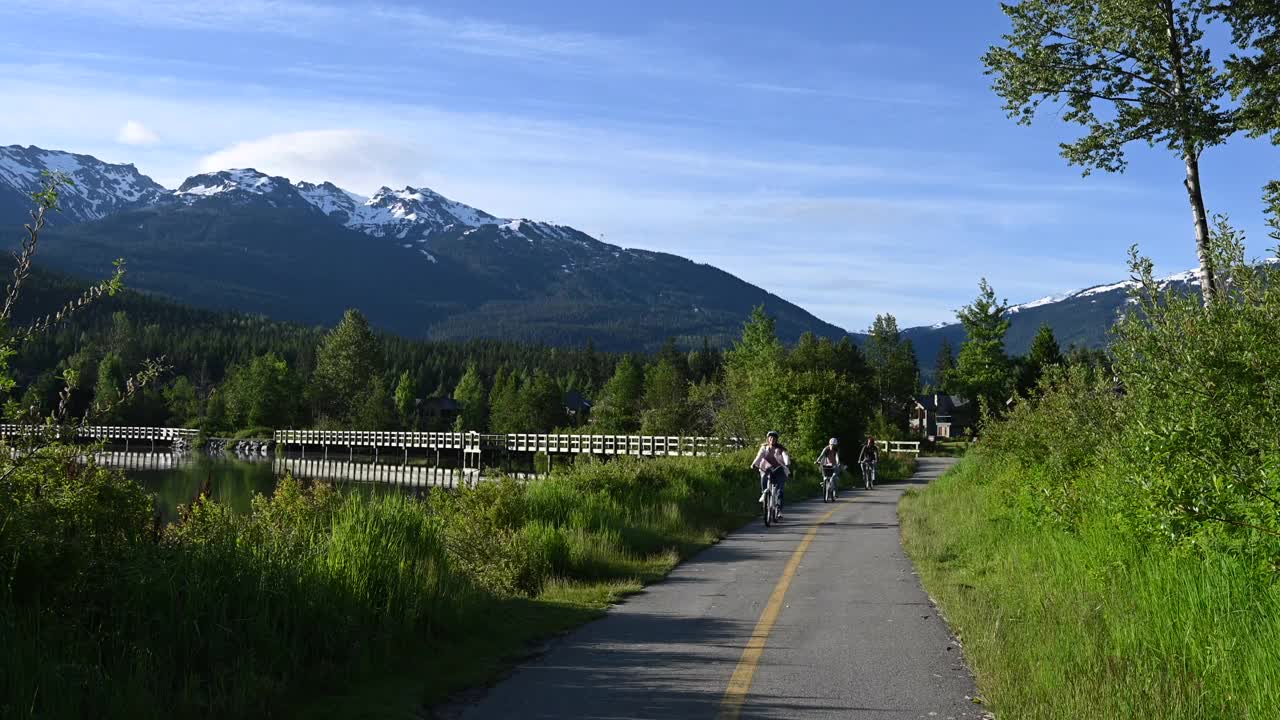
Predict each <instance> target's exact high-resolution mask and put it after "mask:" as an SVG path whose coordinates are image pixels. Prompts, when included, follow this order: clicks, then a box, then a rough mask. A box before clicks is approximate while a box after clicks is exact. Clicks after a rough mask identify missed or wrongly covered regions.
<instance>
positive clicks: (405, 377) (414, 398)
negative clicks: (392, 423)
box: [395, 370, 418, 430]
mask: <svg viewBox="0 0 1280 720" xmlns="http://www.w3.org/2000/svg"><path fill="white" fill-rule="evenodd" d="M395 403H396V413H397V414H398V415H399V416H400V426H401V427H403V428H404V429H406V430H417V429H418V423H417V409H418V382H417V380H415V379H414V378H413V375H411V374H410V373H409V371H408V370H405V371H404V372H402V373H400V378H399V379H398V380H396V393H395Z"/></svg>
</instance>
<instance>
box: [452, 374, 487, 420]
mask: <svg viewBox="0 0 1280 720" xmlns="http://www.w3.org/2000/svg"><path fill="white" fill-rule="evenodd" d="M495 387H496V386H495ZM453 399H454V400H457V401H458V404H459V405H461V406H462V412H461V413H460V414H459V415H458V420H457V424H456V425H455V426H454V429H455V430H457V431H459V432H467V431H472V430H474V431H476V432H485V431H486V430H487V429H488V426H489V394H488V393H487V392H486V391H485V388H484V381H483V380H481V379H480V372H479V371H478V370H477V369H476V366H475V364H474V363H473V364H471V365H469V366H467V371H466V372H465V373H463V375H462V379H461V380H459V381H458V387H457V388H455V389H454V391H453Z"/></svg>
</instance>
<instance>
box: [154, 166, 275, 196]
mask: <svg viewBox="0 0 1280 720" xmlns="http://www.w3.org/2000/svg"><path fill="white" fill-rule="evenodd" d="M288 185H290V183H289V181H288V180H287V179H285V178H282V177H272V176H270V175H267V174H266V173H263V172H258V171H257V170H254V169H253V168H235V169H231V170H217V171H214V172H207V173H202V174H200V175H193V176H191V177H189V178H187V179H186V181H185V182H183V183H182V186H181V187H179V188H178V192H177V193H176V194H177V195H199V196H206V197H207V196H209V195H217V194H219V193H227V192H236V191H240V192H247V193H253V194H255V195H266V194H268V193H271V192H275V191H277V190H279V189H280V187H281V186H288Z"/></svg>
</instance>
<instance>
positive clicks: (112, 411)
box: [93, 352, 125, 423]
mask: <svg viewBox="0 0 1280 720" xmlns="http://www.w3.org/2000/svg"><path fill="white" fill-rule="evenodd" d="M124 382H125V378H124V364H123V363H122V362H121V361H120V356H119V355H117V354H115V353H113V352H109V353H107V354H106V355H104V356H103V358H102V361H101V362H99V363H98V379H97V382H96V383H95V384H94V386H93V406H94V415H95V418H94V422H97V423H111V422H115V421H116V420H117V419H118V418H119V416H120V408H119V407H118V403H119V402H120V398H121V396H122V395H123V393H124Z"/></svg>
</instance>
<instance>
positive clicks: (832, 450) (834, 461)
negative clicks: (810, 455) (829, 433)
mask: <svg viewBox="0 0 1280 720" xmlns="http://www.w3.org/2000/svg"><path fill="white" fill-rule="evenodd" d="M813 464H814V465H818V466H819V467H821V468H822V477H823V479H824V480H825V479H826V477H827V475H828V474H829V473H830V474H835V473H839V472H840V441H839V440H837V439H836V438H831V439H830V440H828V441H827V446H826V447H824V448H822V452H821V453H820V454H819V455H818V459H817V460H814V461H813Z"/></svg>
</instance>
